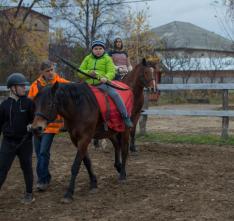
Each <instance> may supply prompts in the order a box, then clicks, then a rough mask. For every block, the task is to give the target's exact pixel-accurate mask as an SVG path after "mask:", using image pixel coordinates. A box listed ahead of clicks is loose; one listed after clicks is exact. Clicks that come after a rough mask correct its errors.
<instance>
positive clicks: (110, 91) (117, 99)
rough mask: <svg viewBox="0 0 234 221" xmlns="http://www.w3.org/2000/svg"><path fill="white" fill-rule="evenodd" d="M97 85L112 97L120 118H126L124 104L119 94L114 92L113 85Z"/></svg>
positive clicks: (126, 113)
mask: <svg viewBox="0 0 234 221" xmlns="http://www.w3.org/2000/svg"><path fill="white" fill-rule="evenodd" d="M97 87H98V88H99V89H101V90H102V91H105V92H106V93H107V94H108V95H109V96H110V97H111V98H112V100H113V101H114V102H115V104H116V106H117V108H118V110H119V112H120V114H121V116H122V118H124V119H125V118H128V112H127V109H126V106H125V104H124V102H123V100H122V98H121V97H120V95H119V94H118V93H117V92H116V90H115V89H114V88H113V87H110V86H108V85H107V84H100V85H98V86H97Z"/></svg>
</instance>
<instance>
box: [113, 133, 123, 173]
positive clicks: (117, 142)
mask: <svg viewBox="0 0 234 221" xmlns="http://www.w3.org/2000/svg"><path fill="white" fill-rule="evenodd" d="M110 140H111V142H112V144H113V146H114V148H115V164H114V167H115V169H116V170H117V172H118V173H120V171H121V162H120V135H119V134H117V135H114V136H112V137H111V138H110Z"/></svg>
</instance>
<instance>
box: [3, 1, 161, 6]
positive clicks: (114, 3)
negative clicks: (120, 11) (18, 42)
mask: <svg viewBox="0 0 234 221" xmlns="http://www.w3.org/2000/svg"><path fill="white" fill-rule="evenodd" d="M154 1H157V0H133V1H123V2H113V3H109V4H106V5H121V4H132V3H138V2H140V3H144V2H154ZM22 6H23V7H27V5H26V6H25V5H22ZM0 7H1V8H5V7H6V8H8V7H16V6H0ZM79 7H80V6H78V5H71V4H69V5H60V6H57V7H53V6H51V5H43V6H34V7H33V8H79Z"/></svg>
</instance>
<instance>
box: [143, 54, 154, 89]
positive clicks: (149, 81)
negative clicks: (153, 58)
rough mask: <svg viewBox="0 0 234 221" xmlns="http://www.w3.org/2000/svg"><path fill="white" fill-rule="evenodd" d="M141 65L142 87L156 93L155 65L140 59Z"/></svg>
mask: <svg viewBox="0 0 234 221" xmlns="http://www.w3.org/2000/svg"><path fill="white" fill-rule="evenodd" d="M141 65H142V66H143V73H141V77H140V79H141V83H142V84H143V86H144V87H146V88H149V89H150V91H152V92H156V91H157V77H156V76H157V75H156V70H157V66H156V64H155V63H152V62H149V61H146V59H145V58H143V59H142V62H141Z"/></svg>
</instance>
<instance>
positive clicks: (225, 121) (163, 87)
mask: <svg viewBox="0 0 234 221" xmlns="http://www.w3.org/2000/svg"><path fill="white" fill-rule="evenodd" d="M158 90H160V91H175V90H222V91H223V93H222V94H223V96H222V100H223V104H222V106H223V110H219V111H218V110H181V109H180V110H175V109H173V110H170V109H163V110H159V109H148V107H149V102H148V94H147V93H145V104H144V107H143V108H144V110H143V112H142V119H141V120H140V122H139V124H140V133H141V134H144V133H145V131H146V122H147V116H148V115H164V116H165V115H167V116H204V117H205V116H206V117H222V134H221V136H222V137H223V138H227V137H228V126H229V117H234V111H232V110H228V91H229V90H234V83H225V84H223V83H218V84H215V83H210V84H205V83H204V84H159V85H158ZM6 91H8V89H7V87H6V86H0V92H6Z"/></svg>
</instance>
